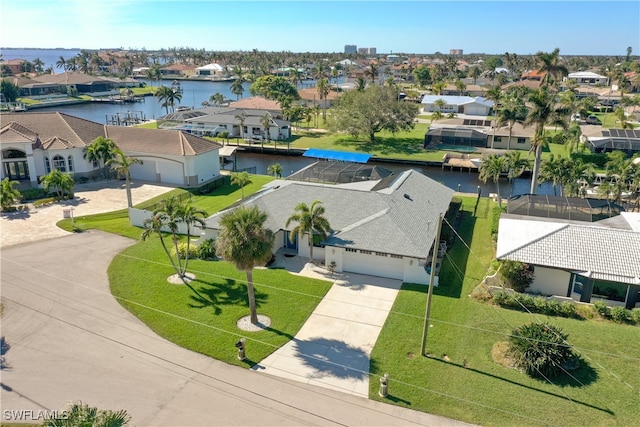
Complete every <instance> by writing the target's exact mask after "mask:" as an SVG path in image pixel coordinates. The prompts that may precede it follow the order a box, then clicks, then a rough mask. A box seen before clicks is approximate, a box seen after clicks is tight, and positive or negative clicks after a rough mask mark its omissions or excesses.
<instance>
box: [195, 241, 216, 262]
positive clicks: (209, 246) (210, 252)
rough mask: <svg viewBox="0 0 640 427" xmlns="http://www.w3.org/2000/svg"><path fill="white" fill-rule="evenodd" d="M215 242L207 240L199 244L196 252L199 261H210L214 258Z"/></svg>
mask: <svg viewBox="0 0 640 427" xmlns="http://www.w3.org/2000/svg"><path fill="white" fill-rule="evenodd" d="M215 243H216V242H215V240H213V239H207V240H205V241H204V242H202V243H200V244H199V245H198V246H197V247H196V250H197V252H198V258H199V259H211V258H213V257H215V256H216V247H215Z"/></svg>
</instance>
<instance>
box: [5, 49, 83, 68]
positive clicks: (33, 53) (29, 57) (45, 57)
mask: <svg viewBox="0 0 640 427" xmlns="http://www.w3.org/2000/svg"><path fill="white" fill-rule="evenodd" d="M0 53H2V59H4V60H5V61H8V60H10V59H24V60H26V61H30V62H31V61H33V60H34V59H36V58H40V59H41V60H42V62H44V69H45V70H46V69H47V68H49V67H52V68H53V71H54V73H56V74H58V73H62V72H63V71H64V70H63V69H62V68H56V62H57V61H58V60H59V59H60V57H61V56H62V57H63V58H64V59H65V61H66V60H67V59H69V58H72V57H74V56H76V55H77V54H79V53H80V49H4V48H3V49H0Z"/></svg>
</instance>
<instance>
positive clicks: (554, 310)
mask: <svg viewBox="0 0 640 427" xmlns="http://www.w3.org/2000/svg"><path fill="white" fill-rule="evenodd" d="M544 314H546V315H547V316H557V315H559V314H560V303H559V302H558V301H553V300H551V301H547V306H546V307H545V310H544Z"/></svg>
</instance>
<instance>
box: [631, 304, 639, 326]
mask: <svg viewBox="0 0 640 427" xmlns="http://www.w3.org/2000/svg"><path fill="white" fill-rule="evenodd" d="M631 321H632V322H634V323H636V324H640V308H634V309H633V310H631Z"/></svg>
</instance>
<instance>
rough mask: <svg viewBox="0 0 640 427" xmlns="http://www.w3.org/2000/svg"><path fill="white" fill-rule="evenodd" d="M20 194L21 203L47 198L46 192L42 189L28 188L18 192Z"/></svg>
mask: <svg viewBox="0 0 640 427" xmlns="http://www.w3.org/2000/svg"><path fill="white" fill-rule="evenodd" d="M20 193H21V194H22V201H23V202H24V201H28V200H35V199H41V198H43V197H46V196H47V192H46V191H44V190H43V189H42V188H28V189H26V190H22V191H21V192H20Z"/></svg>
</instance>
